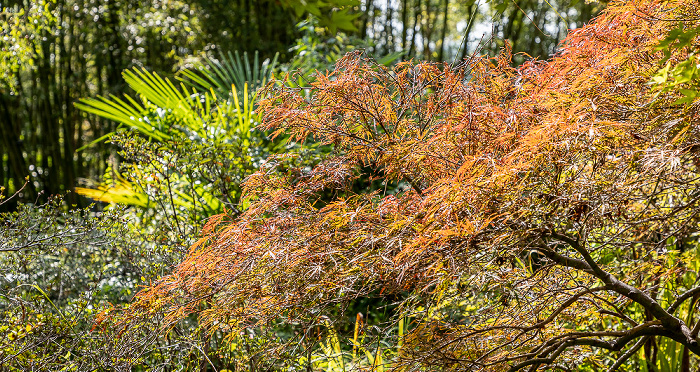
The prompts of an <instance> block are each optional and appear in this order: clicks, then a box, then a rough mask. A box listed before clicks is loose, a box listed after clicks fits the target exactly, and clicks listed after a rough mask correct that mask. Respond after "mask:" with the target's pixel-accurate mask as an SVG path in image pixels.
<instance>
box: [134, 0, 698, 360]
mask: <svg viewBox="0 0 700 372" xmlns="http://www.w3.org/2000/svg"><path fill="white" fill-rule="evenodd" d="M698 20H700V9H699V8H698V7H697V6H695V5H693V4H691V3H690V2H687V1H681V0H673V1H655V0H639V1H628V2H617V3H613V4H611V5H610V6H609V8H608V9H607V10H606V11H605V12H604V13H603V14H602V15H601V16H600V17H598V18H597V19H596V20H595V21H594V22H592V23H591V24H590V25H587V26H585V27H583V28H581V29H579V30H576V31H573V32H571V34H570V36H569V37H568V38H567V39H566V40H565V41H564V42H563V44H562V45H561V49H560V50H559V52H558V53H557V54H556V55H555V57H553V58H552V59H551V60H550V61H547V62H542V61H530V62H527V63H525V64H524V65H522V66H520V67H518V68H513V67H511V55H510V51H509V49H508V48H507V47H506V48H504V49H503V51H502V53H501V54H500V55H499V56H498V57H497V58H489V57H481V56H472V57H471V58H469V59H466V60H464V61H462V62H460V63H458V64H455V65H448V64H435V63H419V64H416V63H413V62H404V63H401V64H399V65H398V66H396V67H395V68H393V69H388V68H385V67H382V66H379V65H377V64H376V63H373V62H372V60H370V59H367V58H366V57H365V56H363V55H362V54H359V53H354V54H349V55H347V56H346V57H344V58H343V59H342V60H340V61H339V62H338V63H337V67H336V69H335V70H334V71H332V72H330V73H327V74H326V75H320V76H319V77H318V79H317V80H316V81H315V82H314V83H313V84H312V86H311V87H310V88H309V89H300V88H292V87H289V86H287V85H285V84H282V83H280V82H273V83H271V84H270V85H269V86H268V88H267V89H266V91H265V92H264V95H265V97H266V98H265V99H264V100H263V101H262V102H261V104H260V108H261V110H262V112H263V113H264V120H263V127H264V129H266V130H272V131H275V133H286V134H288V135H290V136H291V138H292V139H293V140H296V141H304V140H306V141H311V140H313V141H317V142H324V143H327V144H331V145H332V146H333V149H334V150H333V152H332V154H330V155H329V156H327V157H326V159H325V160H324V161H323V162H321V163H320V164H318V165H317V166H315V167H313V168H296V167H295V166H294V159H293V158H291V157H283V156H282V157H276V158H271V159H269V160H268V162H267V163H265V164H264V165H263V166H262V167H261V169H260V171H259V172H257V173H256V174H254V175H253V176H251V177H250V178H249V179H248V180H247V181H246V183H245V191H244V194H245V204H246V209H245V211H244V212H243V213H242V214H240V215H237V216H235V217H233V216H228V215H227V214H223V215H220V216H217V217H216V218H213V219H212V220H211V221H210V222H209V223H208V225H207V226H206V228H205V230H204V231H203V232H202V238H201V240H199V242H198V243H197V244H195V245H194V246H193V247H192V248H191V250H190V252H189V255H188V256H187V258H186V260H185V261H184V262H182V264H180V265H179V266H178V267H177V269H176V270H175V271H174V272H173V274H172V275H170V276H167V277H164V278H162V279H161V280H160V281H159V282H157V283H154V284H153V285H152V286H151V287H149V288H147V289H145V290H144V291H143V292H142V293H141V294H140V295H139V296H138V299H137V302H136V303H135V304H134V305H133V306H132V309H131V311H132V313H131V314H132V316H133V314H135V313H138V312H139V311H145V312H147V313H148V312H150V313H154V312H156V313H161V314H165V316H166V320H167V321H169V322H174V321H178V320H180V319H182V318H183V317H185V316H187V315H189V314H192V313H196V314H197V315H198V317H199V320H200V322H201V324H202V325H203V326H204V327H207V328H208V329H210V330H211V331H215V330H221V331H227V332H232V334H233V333H235V331H238V330H241V329H244V328H247V327H254V326H258V325H265V324H279V323H280V322H282V323H287V324H293V325H296V326H299V327H306V328H310V327H313V326H315V325H318V324H322V323H323V322H324V319H325V318H324V317H322V315H324V314H325V313H324V312H325V311H326V310H327V309H328V308H329V307H335V308H338V307H340V308H342V307H344V306H347V304H348V303H351V302H352V301H353V300H354V299H357V298H361V297H364V296H368V295H373V296H377V294H379V295H380V296H394V297H392V298H399V299H400V301H401V303H400V306H399V307H398V310H397V314H399V315H398V316H406V315H410V317H411V318H410V319H411V326H410V327H409V331H408V332H407V333H406V334H405V335H404V336H403V339H402V340H401V342H402V350H401V353H400V355H399V357H398V360H397V361H396V362H395V364H394V366H395V367H399V368H404V369H408V370H413V369H421V368H430V367H431V366H439V367H443V368H448V369H455V370H484V371H504V370H509V369H510V370H531V371H534V370H537V369H538V368H550V367H553V366H558V367H561V368H573V367H574V366H576V365H578V366H583V365H590V366H594V367H596V368H603V366H605V367H606V368H610V369H611V370H614V369H616V368H618V367H620V366H622V365H623V364H624V363H625V362H626V361H628V359H629V358H630V357H632V356H633V355H635V354H637V353H638V350H641V349H642V348H643V351H639V352H645V353H646V354H645V355H646V359H647V360H649V361H651V360H652V355H651V353H652V352H653V353H656V351H658V347H659V345H660V343H661V342H673V343H676V344H677V345H680V346H682V347H683V348H684V349H683V350H684V351H683V352H682V353H681V354H679V355H682V359H683V360H682V363H684V366H685V368H690V367H689V366H690V365H691V363H692V360H691V357H690V356H691V355H700V345H699V344H698V333H699V331H700V322H699V320H700V319H699V318H700V317H698V316H697V315H698V310H697V309H696V306H695V305H696V302H697V300H698V299H699V298H700V283H698V279H699V277H698V270H699V269H700V261H698V259H697V253H698V238H697V236H698V231H699V230H700V229H699V223H700V218H699V216H698V214H699V213H700V158H699V157H698V156H699V153H698V149H700V147H699V146H700V143H699V142H698V138H700V137H698V135H699V134H700V126H699V125H698V123H699V120H700V114H699V110H698V109H699V108H700V103H699V101H698V100H697V99H695V100H693V99H690V100H687V99H686V100H681V101H680V102H679V101H678V100H679V98H683V97H684V96H683V93H682V90H683V89H685V90H688V89H694V87H696V86H697V85H693V84H695V80H693V79H688V80H686V81H682V82H679V83H678V84H676V85H674V88H673V89H663V88H661V87H660V86H658V85H655V84H654V83H653V81H654V79H653V78H654V77H655V76H657V73H658V72H659V70H660V68H662V67H664V66H667V67H668V66H670V67H673V66H676V65H678V64H680V63H684V62H685V61H688V60H689V59H690V60H692V59H693V58H695V56H694V54H693V53H695V52H696V51H697V50H700V41H698V38H697V33H696V34H694V36H691V39H690V41H689V42H686V43H685V44H684V45H682V46H676V47H669V48H667V49H666V50H660V48H659V45H660V42H661V41H662V40H666V39H667V37H668V35H670V34H672V33H673V32H676V31H674V30H677V29H679V27H680V28H681V29H685V30H687V29H693V28H694V27H695V28H697V27H698V24H699V22H700V21H698ZM657 80H658V79H657ZM368 175H369V176H368ZM362 177H365V178H366V177H380V178H381V179H382V180H383V181H384V182H385V185H386V186H387V189H380V190H377V191H368V192H362V191H358V190H357V188H356V187H353V185H355V184H356V182H357V181H358V179H360V178H362ZM397 184H398V185H400V186H405V187H399V188H398V189H397V188H396V185H397ZM387 190H398V191H397V192H393V193H390V192H389V191H387ZM271 347H272V346H271ZM654 350H656V351H654Z"/></svg>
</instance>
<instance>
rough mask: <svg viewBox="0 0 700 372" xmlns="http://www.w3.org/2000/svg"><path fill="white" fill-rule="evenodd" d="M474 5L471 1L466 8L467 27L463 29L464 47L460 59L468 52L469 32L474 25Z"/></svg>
mask: <svg viewBox="0 0 700 372" xmlns="http://www.w3.org/2000/svg"><path fill="white" fill-rule="evenodd" d="M475 6H476V5H474V3H473V2H472V3H471V5H469V8H468V9H467V14H469V23H468V24H467V29H466V30H464V36H463V37H464V48H463V49H462V56H461V57H460V59H465V58H467V54H468V52H469V34H470V33H471V32H472V28H473V27H474V18H475V17H476V14H475V12H476V11H477V10H478V9H476V8H475Z"/></svg>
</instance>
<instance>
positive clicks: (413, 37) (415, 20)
mask: <svg viewBox="0 0 700 372" xmlns="http://www.w3.org/2000/svg"><path fill="white" fill-rule="evenodd" d="M421 8H422V6H421V0H417V1H416V8H415V9H414V13H413V32H412V33H411V47H410V48H409V49H408V55H409V57H413V56H415V54H416V33H417V29H416V28H417V27H418V22H419V21H420V17H421Z"/></svg>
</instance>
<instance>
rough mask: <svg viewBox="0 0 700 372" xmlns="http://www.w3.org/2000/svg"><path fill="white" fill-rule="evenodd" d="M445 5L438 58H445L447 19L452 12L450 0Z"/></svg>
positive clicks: (442, 59) (446, 0)
mask: <svg viewBox="0 0 700 372" xmlns="http://www.w3.org/2000/svg"><path fill="white" fill-rule="evenodd" d="M442 6H443V7H444V9H443V13H442V30H441V31H440V53H439V54H438V60H439V61H444V60H445V37H446V36H447V20H448V15H449V13H450V0H445V2H444V3H443V4H442Z"/></svg>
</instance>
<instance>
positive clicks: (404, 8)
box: [401, 0, 408, 51]
mask: <svg viewBox="0 0 700 372" xmlns="http://www.w3.org/2000/svg"><path fill="white" fill-rule="evenodd" d="M407 42H408V0H403V1H402V2H401V49H402V50H403V51H406V47H408V45H407V44H406V43H407Z"/></svg>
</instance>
